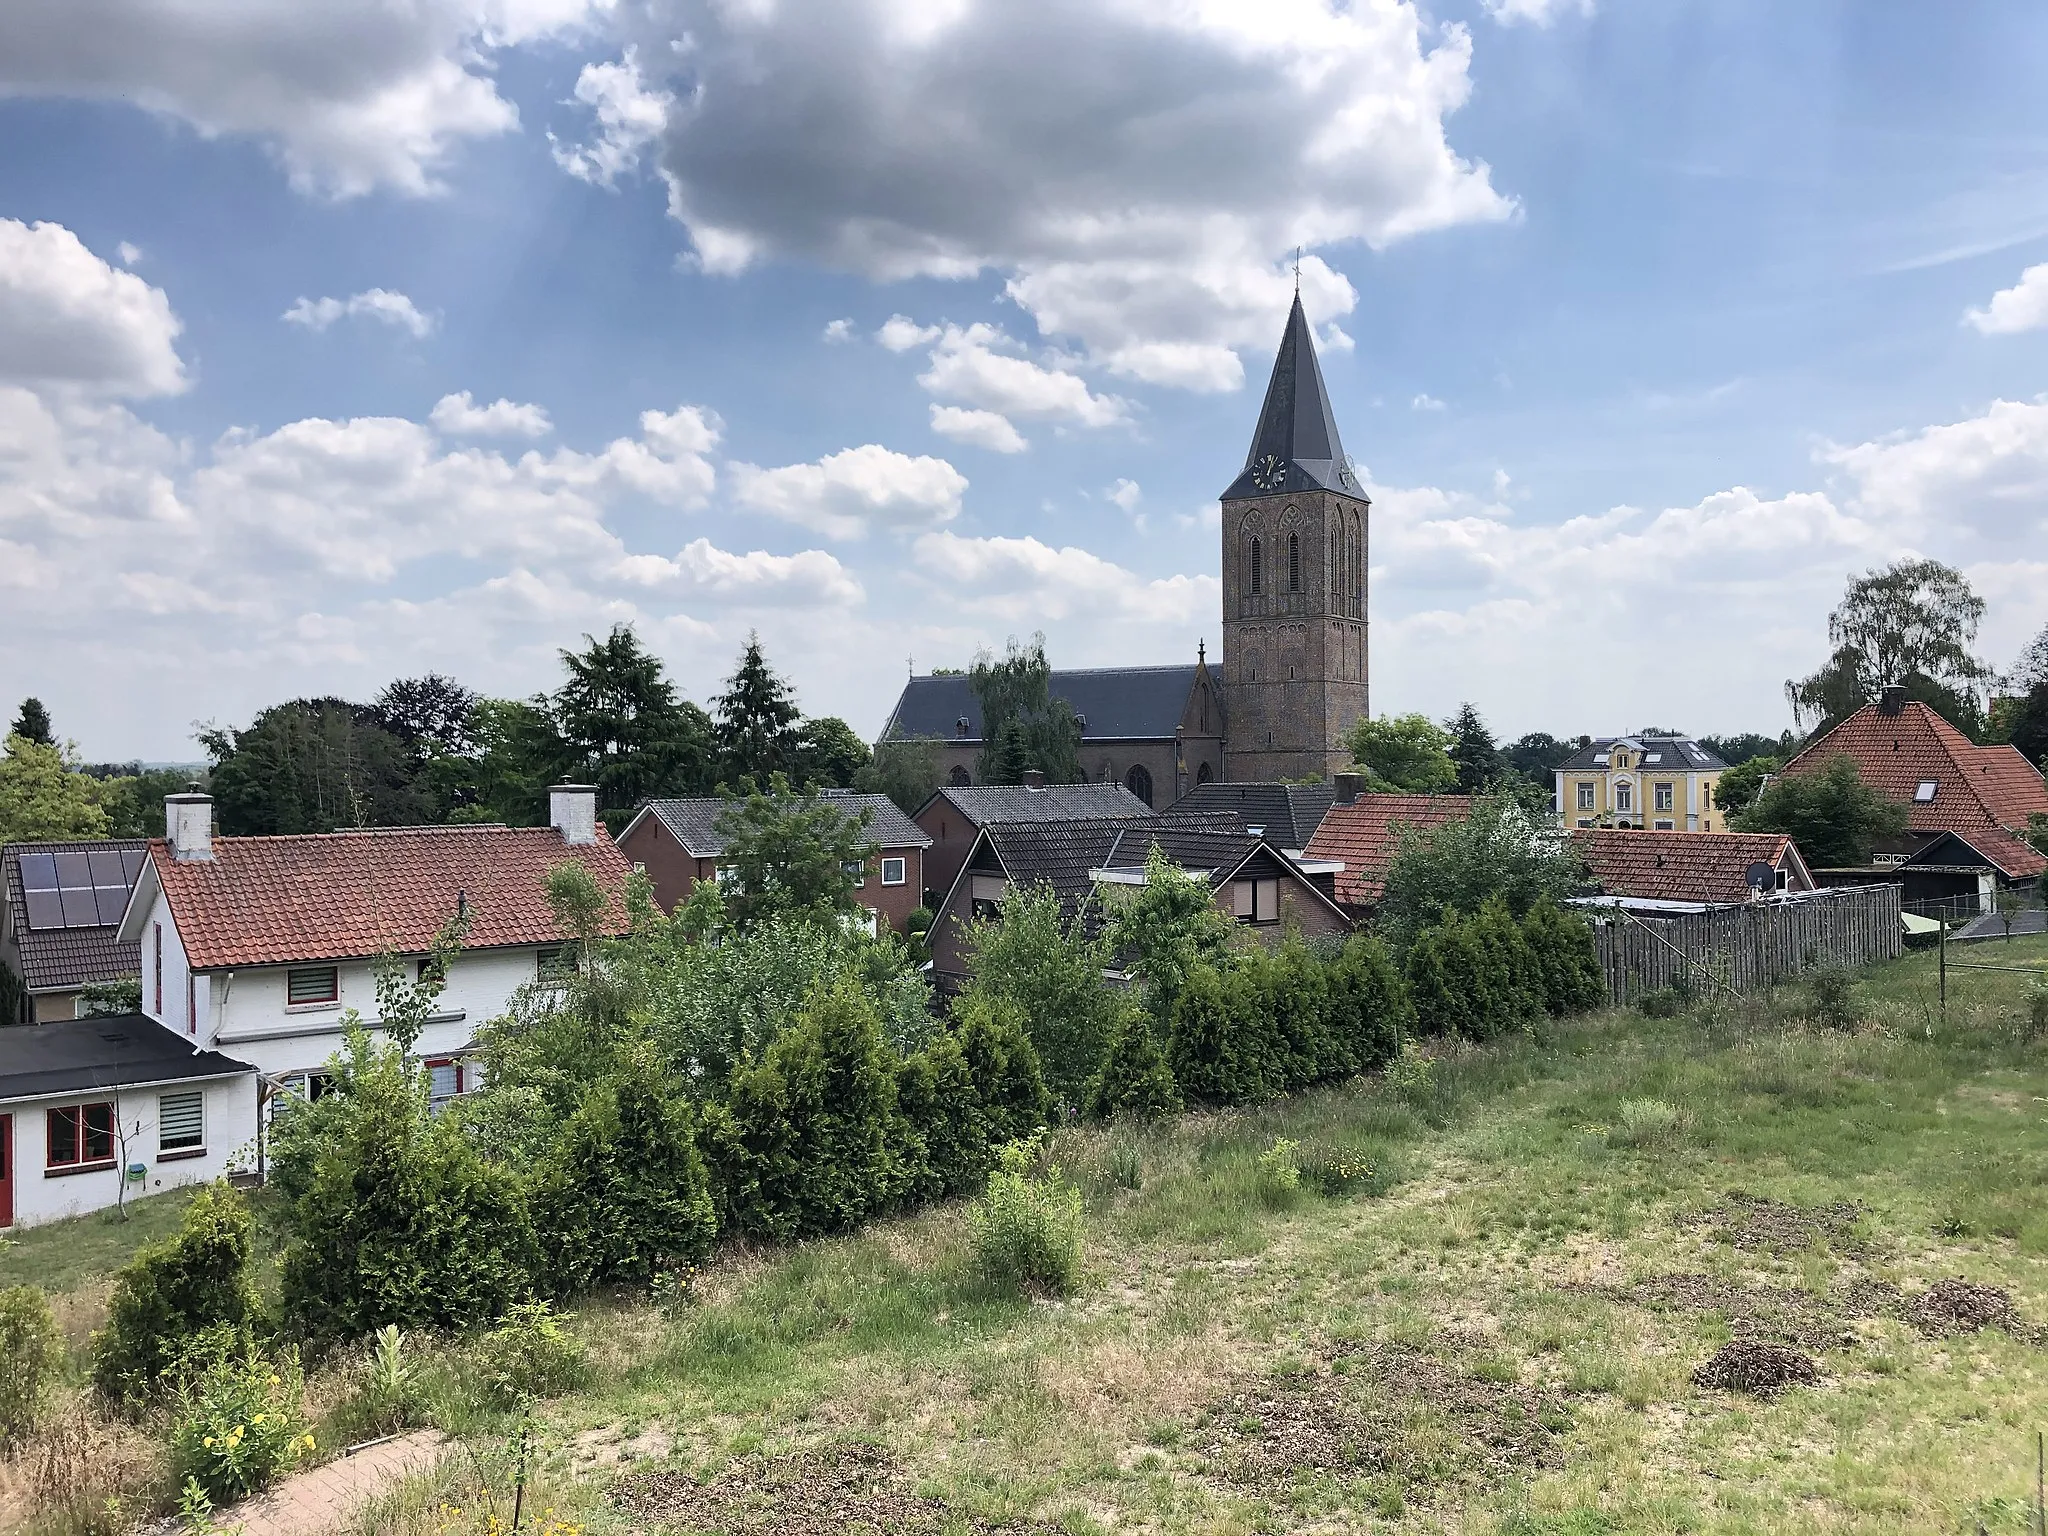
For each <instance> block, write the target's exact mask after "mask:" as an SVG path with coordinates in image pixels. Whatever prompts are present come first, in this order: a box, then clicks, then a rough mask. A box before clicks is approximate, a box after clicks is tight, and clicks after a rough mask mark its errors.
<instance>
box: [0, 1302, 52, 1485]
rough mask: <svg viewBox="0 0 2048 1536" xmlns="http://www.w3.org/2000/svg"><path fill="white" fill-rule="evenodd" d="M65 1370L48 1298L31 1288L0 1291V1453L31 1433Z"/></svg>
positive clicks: (16, 1444) (17, 1443) (19, 1442)
mask: <svg viewBox="0 0 2048 1536" xmlns="http://www.w3.org/2000/svg"><path fill="white" fill-rule="evenodd" d="M63 1369H64V1339H63V1335H61V1334H59V1333H58V1332H57V1320H56V1318H54V1317H53V1316H51V1315H50V1301H49V1298H48V1297H46V1296H45V1295H43V1293H42V1292H41V1291H40V1290H38V1289H37V1288H36V1287H34V1286H32V1285H12V1286H9V1287H8V1288H7V1289H6V1290H4V1291H0V1450H8V1449H11V1448H13V1447H15V1446H18V1445H20V1444H21V1443H22V1441H23V1440H24V1439H25V1438H26V1437H27V1435H28V1432H29V1431H30V1430H31V1429H33V1428H35V1424H36V1420H37V1418H38V1417H39V1416H40V1415H41V1413H42V1411H43V1404H44V1403H45V1401H47V1400H48V1398H49V1395H50V1388H51V1387H52V1386H53V1385H55V1383H56V1380H57V1376H58V1373H59V1372H61V1371H62V1370H63Z"/></svg>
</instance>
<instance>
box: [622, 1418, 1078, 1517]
mask: <svg viewBox="0 0 2048 1536" xmlns="http://www.w3.org/2000/svg"><path fill="white" fill-rule="evenodd" d="M608 1497H609V1498H610V1500H611V1502H612V1504H613V1505H614V1506H615V1507H617V1508H618V1509H620V1510H622V1511H624V1512H625V1513H627V1514H629V1515H632V1516H636V1517H638V1518H639V1519H642V1520H646V1521H649V1522H651V1523H653V1524H657V1525H662V1526H667V1527H670V1528H671V1529H674V1530H677V1531H691V1532H717V1533H720V1536H725V1533H747V1536H753V1533H762V1536H766V1533H770V1532H773V1533H776V1536H884V1533H887V1536H899V1533H904V1536H938V1533H939V1532H941V1531H965V1532H973V1533H975V1536H1054V1531H1055V1528H1054V1527H1052V1526H1047V1525H1039V1524H1036V1523H1032V1522H1022V1521H1003V1522H990V1521H986V1520H977V1519H973V1518H970V1517H967V1516H963V1515H961V1514H960V1513H959V1512H958V1511H956V1510H953V1509H950V1508H949V1507H948V1506H947V1505H946V1504H945V1502H944V1501H943V1500H940V1499H935V1498H932V1497H930V1496H929V1495H926V1494H921V1493H919V1492H917V1490H916V1485H915V1482H914V1481H913V1479H912V1478H911V1477H910V1475H909V1474H908V1473H906V1472H905V1471H904V1470H903V1469H902V1468H901V1467H900V1466H898V1465H897V1464H896V1461H895V1459H894V1458H893V1457H891V1456H890V1455H889V1453H888V1452H887V1451H885V1450H883V1449H882V1448H881V1447H880V1446H875V1445H868V1444H865V1443H862V1442H858V1441H849V1442H845V1443H842V1444H838V1445H827V1446H820V1447H817V1448H815V1449H812V1450H806V1451H793V1452H791V1453H789V1454H788V1455H784V1456H772V1457H769V1458H767V1459H765V1460H763V1459H757V1458H753V1457H746V1458H742V1459H741V1460H738V1461H734V1462H731V1463H728V1464H727V1466H726V1467H725V1468H724V1469H723V1470H722V1471H720V1472H719V1474H718V1475H717V1476H716V1477H714V1478H713V1479H712V1480H711V1481H710V1482H708V1483H700V1482H699V1481H697V1479H696V1478H694V1477H692V1476H691V1475H690V1474H689V1473H687V1472H680V1471H662V1472H636V1473H633V1474H631V1475H629V1476H627V1477H622V1478H620V1479H619V1481H618V1482H617V1483H615V1484H614V1485H613V1486H612V1489H611V1492H610V1494H609V1495H608Z"/></svg>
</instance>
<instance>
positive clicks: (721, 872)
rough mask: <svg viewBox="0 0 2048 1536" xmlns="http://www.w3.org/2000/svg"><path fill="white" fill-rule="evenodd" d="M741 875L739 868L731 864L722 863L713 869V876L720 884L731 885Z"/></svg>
mask: <svg viewBox="0 0 2048 1536" xmlns="http://www.w3.org/2000/svg"><path fill="white" fill-rule="evenodd" d="M739 877H740V872H739V870H738V869H736V868H734V867H733V866H732V865H730V864H720V865H718V866H717V867H716V868H714V869H713V870H712V871H711V878H712V879H713V880H715V881H717V882H718V883H719V884H720V885H731V884H733V883H734V882H735V881H737V880H738V879H739Z"/></svg>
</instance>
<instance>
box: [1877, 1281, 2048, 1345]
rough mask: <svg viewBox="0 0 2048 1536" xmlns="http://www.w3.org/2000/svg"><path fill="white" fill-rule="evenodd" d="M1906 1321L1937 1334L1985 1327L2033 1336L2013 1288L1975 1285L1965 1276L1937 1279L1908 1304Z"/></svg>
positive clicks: (1949, 1333)
mask: <svg viewBox="0 0 2048 1536" xmlns="http://www.w3.org/2000/svg"><path fill="white" fill-rule="evenodd" d="M1906 1321H1908V1322H1909V1323H1911V1324H1912V1325H1913V1326H1914V1327H1915V1328H1918V1329H1919V1330H1920V1331H1921V1332H1922V1333H1924V1334H1927V1335H1929V1336H1930V1337H1934V1338H1942V1337H1946V1336H1949V1335H1953V1334H1959V1333H1976V1332H1978V1331H1979V1330H1980V1329H1984V1328H2002V1329H2004V1330H2005V1331H2006V1332H2007V1333H2010V1334H2013V1335H2015V1336H2017V1337H2025V1338H2031V1337H2033V1334H2032V1332H2031V1330H2029V1329H2028V1327H2027V1325H2026V1324H2025V1323H2024V1322H2023V1321H2022V1320H2021V1318H2020V1314H2019V1308H2017V1307H2015V1306H2014V1305H2013V1303H2012V1293H2011V1292H2010V1291H2008V1290H2006V1289H2004V1288H2003V1287H2002V1286H1996V1285H1972V1284H1971V1283H1970V1282H1969V1281H1967V1280H1961V1279H1957V1280H1937V1281H1935V1282H1934V1284H1932V1285H1930V1286H1929V1287H1928V1288H1927V1289H1926V1290H1924V1291H1922V1292H1921V1293H1920V1294H1919V1295H1918V1296H1915V1297H1914V1298H1913V1300H1912V1303H1911V1304H1910V1305H1909V1306H1908V1307H1907V1308H1906Z"/></svg>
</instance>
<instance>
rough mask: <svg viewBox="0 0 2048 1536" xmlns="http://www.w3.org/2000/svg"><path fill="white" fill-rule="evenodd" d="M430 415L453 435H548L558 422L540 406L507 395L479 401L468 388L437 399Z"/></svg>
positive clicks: (441, 427) (438, 425)
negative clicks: (549, 417) (481, 402)
mask: <svg viewBox="0 0 2048 1536" xmlns="http://www.w3.org/2000/svg"><path fill="white" fill-rule="evenodd" d="M427 419H428V420H429V421H431V422H432V423H433V424H434V426H435V427H436V428H437V429H438V430H439V431H442V432H445V433H447V434H449V435H450V436H453V437H546V436H547V435H548V433H549V432H551V431H553V430H554V423H553V422H551V421H549V420H548V413H547V412H546V411H545V410H543V409H542V408H541V407H540V406H537V405H520V404H515V403H514V402H513V401H510V400H505V399H497V400H493V401H492V402H491V403H490V404H489V405H478V404H477V403H476V402H475V401H474V400H472V399H470V396H469V391H468V390H466V389H465V390H464V391H462V393H461V394H459V395H443V396H442V397H441V398H440V399H439V400H437V401H435V402H434V409H433V411H432V413H431V414H430V415H429V416H428V417H427Z"/></svg>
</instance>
